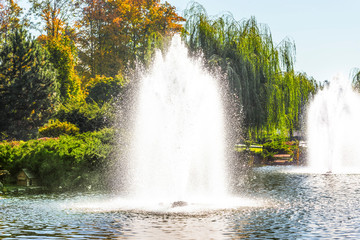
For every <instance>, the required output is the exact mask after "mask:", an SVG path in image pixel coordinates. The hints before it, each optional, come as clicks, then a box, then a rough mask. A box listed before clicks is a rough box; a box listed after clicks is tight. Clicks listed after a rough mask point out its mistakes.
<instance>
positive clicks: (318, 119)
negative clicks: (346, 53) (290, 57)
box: [307, 76, 360, 173]
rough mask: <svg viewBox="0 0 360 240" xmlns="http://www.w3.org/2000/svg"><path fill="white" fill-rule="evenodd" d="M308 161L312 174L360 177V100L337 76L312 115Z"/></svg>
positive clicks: (315, 103) (314, 103) (317, 98)
mask: <svg viewBox="0 0 360 240" xmlns="http://www.w3.org/2000/svg"><path fill="white" fill-rule="evenodd" d="M307 125H308V134H307V135H308V158H309V167H310V170H311V171H312V172H319V173H326V172H328V173H330V172H332V173H360V144H359V136H360V96H359V94H358V93H356V92H354V91H353V89H352V87H351V83H350V81H348V80H347V79H345V78H343V77H341V76H337V77H334V79H333V80H332V81H331V83H330V84H329V85H328V86H325V87H324V89H323V90H322V91H320V92H319V93H318V94H317V95H316V96H315V97H314V100H313V101H312V103H311V104H310V107H309V111H308V124H307Z"/></svg>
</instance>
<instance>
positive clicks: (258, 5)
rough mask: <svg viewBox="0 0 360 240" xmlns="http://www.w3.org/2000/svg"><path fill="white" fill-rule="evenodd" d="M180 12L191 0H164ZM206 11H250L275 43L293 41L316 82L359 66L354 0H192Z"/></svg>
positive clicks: (239, 15)
mask: <svg viewBox="0 0 360 240" xmlns="http://www.w3.org/2000/svg"><path fill="white" fill-rule="evenodd" d="M167 1H168V2H169V3H170V4H171V5H173V6H175V7H176V9H177V11H178V13H180V14H182V12H183V10H184V9H186V6H187V4H188V3H189V2H190V0H167ZM197 2H198V3H200V4H201V5H203V6H204V7H205V9H206V10H207V13H208V14H209V15H211V16H214V15H219V14H221V13H224V12H231V13H232V14H233V16H234V18H235V19H236V20H241V19H244V18H246V19H248V18H250V17H251V16H255V17H256V19H257V22H258V23H264V24H267V25H268V26H269V28H270V30H271V33H272V36H273V40H274V41H275V43H279V42H281V40H282V39H284V38H285V37H290V38H291V39H292V40H294V41H295V44H296V65H295V69H296V70H297V71H302V72H306V73H307V74H308V75H309V76H313V77H314V78H315V79H316V80H318V81H324V80H331V79H332V77H333V76H334V75H336V74H338V73H341V74H343V75H344V76H349V74H350V71H351V70H352V69H353V68H360V1H359V0H301V1H300V0H298V1H291V0H271V1H270V0H221V1H219V0H197Z"/></svg>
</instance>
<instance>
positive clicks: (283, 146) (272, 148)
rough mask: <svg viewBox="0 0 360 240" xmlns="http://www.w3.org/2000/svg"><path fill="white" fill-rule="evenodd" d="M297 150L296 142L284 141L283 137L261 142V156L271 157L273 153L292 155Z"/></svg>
mask: <svg viewBox="0 0 360 240" xmlns="http://www.w3.org/2000/svg"><path fill="white" fill-rule="evenodd" d="M297 150H298V144H297V142H294V141H292V142H291V141H286V139H285V138H281V137H280V138H275V139H272V140H269V141H267V142H265V143H264V144H263V153H262V155H263V157H264V158H265V159H270V160H271V159H272V158H273V156H274V155H275V154H290V155H291V156H294V154H295V152H296V151H297Z"/></svg>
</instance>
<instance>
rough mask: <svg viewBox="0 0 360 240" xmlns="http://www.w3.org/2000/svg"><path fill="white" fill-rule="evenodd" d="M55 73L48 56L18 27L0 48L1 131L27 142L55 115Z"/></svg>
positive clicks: (56, 89) (56, 94)
mask: <svg viewBox="0 0 360 240" xmlns="http://www.w3.org/2000/svg"><path fill="white" fill-rule="evenodd" d="M58 96H59V94H58V84H57V82H56V71H55V69H54V68H53V66H52V64H51V63H50V62H49V55H48V54H47V52H46V51H45V49H43V48H42V47H41V45H39V44H38V43H37V41H35V40H33V39H31V38H30V36H29V35H28V33H27V32H26V31H25V30H24V29H22V28H19V29H17V30H15V31H14V32H13V33H11V34H10V35H9V39H8V41H7V42H6V43H5V44H4V45H3V46H2V47H1V48H0V112H1V115H0V132H2V133H3V134H5V135H7V136H8V137H9V138H16V139H27V138H29V137H31V136H33V135H34V134H35V133H36V132H37V128H38V127H39V126H42V125H43V124H44V123H45V122H46V121H47V120H48V118H49V117H50V116H51V115H52V114H53V113H54V111H55V109H56V106H57V102H58Z"/></svg>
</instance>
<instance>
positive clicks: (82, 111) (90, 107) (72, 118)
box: [55, 101, 114, 132]
mask: <svg viewBox="0 0 360 240" xmlns="http://www.w3.org/2000/svg"><path fill="white" fill-rule="evenodd" d="M55 117H56V118H57V119H59V120H60V121H66V122H70V123H72V124H75V125H76V126H77V127H79V129H80V132H89V131H91V132H92V131H98V130H100V129H102V128H104V127H108V126H110V125H111V123H112V121H113V119H114V107H113V106H112V105H111V104H110V103H106V104H103V105H102V106H100V105H98V104H97V103H91V104H90V103H86V102H78V101H70V102H68V103H66V104H65V105H62V106H61V108H60V109H59V111H58V112H57V114H56V115H55Z"/></svg>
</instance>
